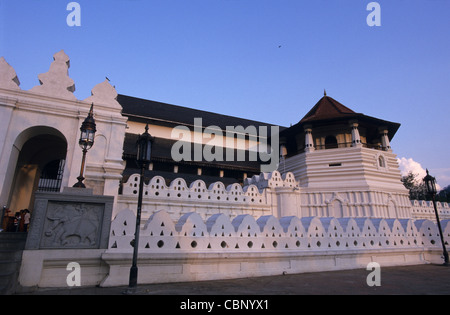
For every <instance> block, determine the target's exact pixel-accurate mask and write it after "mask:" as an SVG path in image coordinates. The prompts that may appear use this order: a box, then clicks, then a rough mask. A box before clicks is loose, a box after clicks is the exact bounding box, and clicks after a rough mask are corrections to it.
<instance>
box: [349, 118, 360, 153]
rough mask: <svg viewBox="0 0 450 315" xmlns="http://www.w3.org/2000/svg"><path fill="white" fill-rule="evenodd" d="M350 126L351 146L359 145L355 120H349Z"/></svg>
mask: <svg viewBox="0 0 450 315" xmlns="http://www.w3.org/2000/svg"><path fill="white" fill-rule="evenodd" d="M350 126H351V127H352V147H361V146H362V143H361V137H360V135H359V130H358V123H357V122H356V121H352V122H350Z"/></svg>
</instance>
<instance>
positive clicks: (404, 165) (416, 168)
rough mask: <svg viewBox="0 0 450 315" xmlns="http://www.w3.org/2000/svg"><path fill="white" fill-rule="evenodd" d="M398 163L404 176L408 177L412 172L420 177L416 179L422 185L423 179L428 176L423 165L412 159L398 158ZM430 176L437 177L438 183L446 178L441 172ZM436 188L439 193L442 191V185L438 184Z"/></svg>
mask: <svg viewBox="0 0 450 315" xmlns="http://www.w3.org/2000/svg"><path fill="white" fill-rule="evenodd" d="M397 162H398V166H399V168H400V172H401V173H402V176H406V175H408V173H409V172H412V173H413V174H416V175H418V176H417V177H416V181H417V182H418V183H421V182H422V179H423V178H424V177H425V176H426V175H427V171H426V170H425V169H424V168H423V167H422V165H421V164H420V163H419V162H416V161H414V160H413V159H412V158H409V159H407V158H405V157H402V158H400V159H398V158H397ZM430 172H431V171H430ZM430 175H432V176H435V177H436V181H437V182H442V179H443V178H445V175H444V174H441V172H437V173H436V174H430ZM444 186H445V185H444ZM436 188H437V189H438V191H439V190H440V189H442V187H441V185H439V184H438V183H436Z"/></svg>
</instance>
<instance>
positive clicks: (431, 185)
mask: <svg viewBox="0 0 450 315" xmlns="http://www.w3.org/2000/svg"><path fill="white" fill-rule="evenodd" d="M423 183H424V184H425V189H426V190H427V193H428V194H429V195H430V196H436V193H437V189H436V178H434V177H433V176H431V175H430V174H429V173H428V169H427V176H425V177H424V178H423Z"/></svg>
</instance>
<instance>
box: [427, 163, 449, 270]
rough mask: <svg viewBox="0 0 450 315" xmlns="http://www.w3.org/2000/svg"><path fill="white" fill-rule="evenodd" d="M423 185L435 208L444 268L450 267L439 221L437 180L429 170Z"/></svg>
mask: <svg viewBox="0 0 450 315" xmlns="http://www.w3.org/2000/svg"><path fill="white" fill-rule="evenodd" d="M423 183H424V185H425V189H426V190H427V193H428V195H429V196H430V197H431V200H432V201H433V206H434V214H435V215H436V221H437V225H438V229H439V235H440V237H441V244H442V249H443V255H444V266H449V260H448V253H447V249H446V248H445V242H444V235H443V234H442V227H441V221H440V220H439V213H438V210H437V207H436V193H437V189H436V178H434V177H433V176H431V175H430V173H429V172H428V169H427V176H425V177H424V178H423Z"/></svg>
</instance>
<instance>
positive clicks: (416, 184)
mask: <svg viewBox="0 0 450 315" xmlns="http://www.w3.org/2000/svg"><path fill="white" fill-rule="evenodd" d="M418 176H419V174H414V173H413V172H411V171H410V172H409V173H408V174H407V175H405V176H402V183H403V186H405V188H406V189H408V190H409V199H411V200H426V199H427V194H426V190H425V185H424V184H423V183H422V180H421V179H420V178H418Z"/></svg>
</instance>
